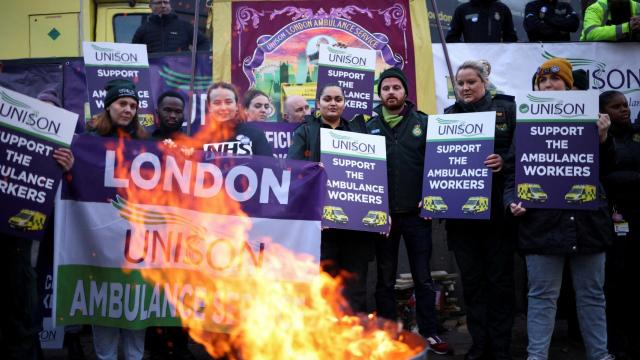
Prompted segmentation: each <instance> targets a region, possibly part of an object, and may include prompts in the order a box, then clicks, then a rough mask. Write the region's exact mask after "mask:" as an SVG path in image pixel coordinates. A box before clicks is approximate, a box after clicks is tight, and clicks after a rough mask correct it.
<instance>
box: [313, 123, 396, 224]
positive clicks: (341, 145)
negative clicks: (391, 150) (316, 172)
mask: <svg viewBox="0 0 640 360" xmlns="http://www.w3.org/2000/svg"><path fill="white" fill-rule="evenodd" d="M320 136H321V140H320V144H321V155H320V160H321V162H322V164H323V166H324V168H325V169H326V171H327V198H326V200H325V206H324V208H323V211H322V226H323V227H329V228H336V229H348V230H360V231H369V232H378V233H388V232H389V230H390V228H391V223H390V221H389V217H388V214H389V203H388V198H387V162H386V150H385V143H384V141H385V140H384V137H381V136H375V135H365V134H358V133H351V132H345V131H336V130H327V129H321V131H320Z"/></svg>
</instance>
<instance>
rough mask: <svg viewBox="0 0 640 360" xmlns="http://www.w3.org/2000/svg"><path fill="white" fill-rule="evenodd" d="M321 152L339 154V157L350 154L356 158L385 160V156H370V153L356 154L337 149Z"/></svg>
mask: <svg viewBox="0 0 640 360" xmlns="http://www.w3.org/2000/svg"><path fill="white" fill-rule="evenodd" d="M322 154H331V155H339V156H341V157H342V156H350V157H356V158H361V159H369V160H380V161H385V158H383V157H378V156H370V155H358V154H351V153H345V152H339V151H322Z"/></svg>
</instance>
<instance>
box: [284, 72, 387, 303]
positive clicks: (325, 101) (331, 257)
mask: <svg viewBox="0 0 640 360" xmlns="http://www.w3.org/2000/svg"><path fill="white" fill-rule="evenodd" d="M316 103H317V104H318V113H319V114H318V116H314V115H307V116H305V119H304V121H303V122H302V124H300V126H299V127H298V128H296V130H295V132H294V133H293V140H292V143H291V147H290V148H289V154H288V158H289V159H293V160H308V161H315V162H319V161H320V129H321V128H327V129H335V130H342V131H350V132H357V133H363V134H366V132H367V131H366V126H365V124H364V121H363V120H362V119H354V120H353V121H347V120H345V119H343V118H342V113H343V112H344V109H345V107H346V101H345V97H344V92H343V91H342V88H341V87H340V86H339V85H336V84H328V85H325V86H324V87H323V88H322V89H320V91H319V92H318V98H317V100H316ZM374 236H375V235H373V234H371V233H366V232H363V231H352V230H342V229H323V230H322V238H321V244H320V262H321V266H322V270H323V271H324V272H326V273H328V274H329V275H331V276H334V277H335V276H338V275H342V276H344V279H345V288H344V295H345V297H346V299H347V301H348V302H349V305H350V307H351V309H352V310H353V311H354V312H366V311H367V308H366V305H367V301H366V300H367V296H366V295H367V271H368V269H369V261H371V260H373V257H374V238H373V237H374ZM345 272H346V273H348V275H347V274H345ZM345 275H346V276H345Z"/></svg>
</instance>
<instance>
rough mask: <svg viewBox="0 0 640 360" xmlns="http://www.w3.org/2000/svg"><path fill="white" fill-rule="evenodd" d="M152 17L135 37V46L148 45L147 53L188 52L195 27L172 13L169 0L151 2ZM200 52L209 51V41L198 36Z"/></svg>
mask: <svg viewBox="0 0 640 360" xmlns="http://www.w3.org/2000/svg"><path fill="white" fill-rule="evenodd" d="M149 7H150V8H151V12H152V14H151V16H149V18H148V20H147V22H146V23H144V24H142V25H140V27H139V28H138V30H136V33H135V34H134V35H133V39H132V40H131V42H132V43H133V44H146V45H147V52H149V53H154V52H174V51H187V50H189V46H191V44H192V42H193V25H191V24H189V23H188V22H186V21H184V20H181V19H179V18H178V15H176V13H175V12H172V11H171V2H170V1H169V0H151V1H150V2H149ZM197 47H198V50H209V49H210V46H209V40H208V39H207V37H206V36H204V34H202V33H200V34H198V45H197Z"/></svg>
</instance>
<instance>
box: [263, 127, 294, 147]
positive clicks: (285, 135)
mask: <svg viewBox="0 0 640 360" xmlns="http://www.w3.org/2000/svg"><path fill="white" fill-rule="evenodd" d="M264 135H265V136H266V137H267V141H268V142H269V144H271V145H272V146H273V148H274V149H288V148H289V146H291V133H290V132H288V131H265V132H264Z"/></svg>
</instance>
